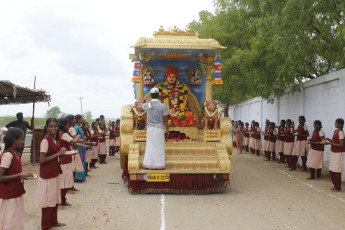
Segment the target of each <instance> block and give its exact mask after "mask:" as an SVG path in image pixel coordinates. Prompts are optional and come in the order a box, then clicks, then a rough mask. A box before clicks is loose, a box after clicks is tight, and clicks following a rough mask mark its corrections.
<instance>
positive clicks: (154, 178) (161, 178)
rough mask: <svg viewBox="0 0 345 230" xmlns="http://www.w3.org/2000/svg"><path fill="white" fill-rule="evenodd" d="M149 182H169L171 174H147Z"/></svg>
mask: <svg viewBox="0 0 345 230" xmlns="http://www.w3.org/2000/svg"><path fill="white" fill-rule="evenodd" d="M146 181H147V182H169V181H170V174H147V175H146Z"/></svg>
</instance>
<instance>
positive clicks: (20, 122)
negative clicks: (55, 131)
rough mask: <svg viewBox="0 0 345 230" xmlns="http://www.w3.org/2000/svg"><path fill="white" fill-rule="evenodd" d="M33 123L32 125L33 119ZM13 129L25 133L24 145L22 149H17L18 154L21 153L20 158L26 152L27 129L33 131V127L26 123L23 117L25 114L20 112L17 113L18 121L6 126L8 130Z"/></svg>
mask: <svg viewBox="0 0 345 230" xmlns="http://www.w3.org/2000/svg"><path fill="white" fill-rule="evenodd" d="M31 123H32V119H31ZM11 127H15V128H19V129H21V130H22V131H23V133H24V141H23V145H22V147H21V148H19V149H16V151H17V152H19V153H20V156H22V154H23V151H24V143H25V136H26V129H30V130H32V126H31V125H29V123H28V122H27V121H24V117H23V113H21V112H19V113H17V120H16V121H12V122H10V123H8V124H7V125H6V128H8V129H9V128H11Z"/></svg>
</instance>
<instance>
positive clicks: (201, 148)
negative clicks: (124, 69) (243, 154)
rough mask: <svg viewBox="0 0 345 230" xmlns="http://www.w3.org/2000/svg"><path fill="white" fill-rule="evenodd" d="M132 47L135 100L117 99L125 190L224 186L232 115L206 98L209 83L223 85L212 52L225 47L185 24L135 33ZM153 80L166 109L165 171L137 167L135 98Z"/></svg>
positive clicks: (140, 130)
mask: <svg viewBox="0 0 345 230" xmlns="http://www.w3.org/2000/svg"><path fill="white" fill-rule="evenodd" d="M133 48H135V53H134V54H130V59H131V60H132V61H133V62H134V74H133V78H132V81H133V82H134V93H135V98H136V102H135V103H134V104H133V105H124V106H122V111H121V127H120V138H121V141H120V142H121V166H122V168H123V169H124V171H125V175H126V174H127V175H128V180H129V181H128V189H129V191H130V192H132V193H134V194H136V193H177V194H207V193H212V192H221V191H223V190H225V188H226V187H227V186H228V185H229V184H230V180H229V174H230V170H231V164H230V159H229V155H230V154H231V153H232V139H231V121H230V118H225V117H222V110H221V109H220V108H219V105H218V102H217V101H215V100H213V98H212V87H213V86H212V85H213V84H215V85H219V84H222V79H221V63H220V59H219V56H218V53H219V51H220V50H222V49H225V48H226V47H223V46H221V45H220V44H219V43H218V42H217V41H216V40H214V39H201V38H199V35H198V34H195V33H192V32H191V31H190V30H189V29H187V30H186V31H178V30H177V29H176V27H175V28H174V29H172V30H170V31H164V29H163V27H161V28H160V29H159V31H158V32H155V33H154V36H153V37H151V38H140V39H139V40H138V41H137V43H136V44H135V45H134V46H133ZM213 76H214V78H213ZM152 87H156V88H158V89H159V100H160V101H161V102H162V103H164V104H165V105H166V107H167V110H168V123H169V136H166V143H165V154H166V169H165V170H144V169H143V168H142V163H143V159H144V154H145V147H146V113H145V111H143V110H142V108H141V105H142V104H143V103H144V102H145V101H149V100H151V95H150V89H151V88H152ZM127 170H128V171H127Z"/></svg>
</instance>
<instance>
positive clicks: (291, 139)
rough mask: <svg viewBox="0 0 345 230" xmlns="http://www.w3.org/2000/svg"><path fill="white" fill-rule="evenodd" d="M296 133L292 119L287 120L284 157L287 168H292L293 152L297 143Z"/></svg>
mask: <svg viewBox="0 0 345 230" xmlns="http://www.w3.org/2000/svg"><path fill="white" fill-rule="evenodd" d="M293 133H294V126H293V124H292V122H291V120H290V119H287V120H286V127H285V134H284V137H285V140H284V156H285V159H286V163H287V167H288V168H292V152H293V149H294V143H295V135H293Z"/></svg>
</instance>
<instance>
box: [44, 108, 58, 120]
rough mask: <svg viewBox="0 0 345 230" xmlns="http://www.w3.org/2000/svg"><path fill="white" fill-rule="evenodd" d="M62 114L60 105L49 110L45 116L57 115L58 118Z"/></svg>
mask: <svg viewBox="0 0 345 230" xmlns="http://www.w3.org/2000/svg"><path fill="white" fill-rule="evenodd" d="M61 114H62V112H61V110H60V108H59V106H54V107H52V108H51V109H49V110H47V112H46V114H45V115H44V117H45V118H49V117H55V118H58V117H60V115H61Z"/></svg>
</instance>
